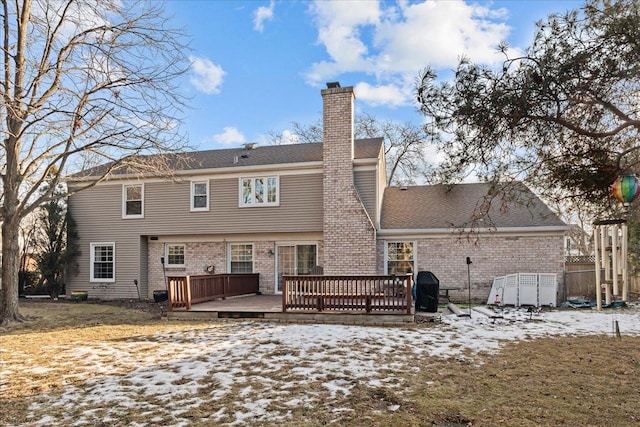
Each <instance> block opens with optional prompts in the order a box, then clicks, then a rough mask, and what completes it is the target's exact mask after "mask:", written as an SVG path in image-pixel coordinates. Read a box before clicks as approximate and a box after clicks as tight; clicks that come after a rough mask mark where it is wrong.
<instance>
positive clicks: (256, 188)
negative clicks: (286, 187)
mask: <svg viewBox="0 0 640 427" xmlns="http://www.w3.org/2000/svg"><path fill="white" fill-rule="evenodd" d="M278 203H279V199H278V177H277V176H261V177H253V178H240V206H270V205H271V206H273V205H277V204H278Z"/></svg>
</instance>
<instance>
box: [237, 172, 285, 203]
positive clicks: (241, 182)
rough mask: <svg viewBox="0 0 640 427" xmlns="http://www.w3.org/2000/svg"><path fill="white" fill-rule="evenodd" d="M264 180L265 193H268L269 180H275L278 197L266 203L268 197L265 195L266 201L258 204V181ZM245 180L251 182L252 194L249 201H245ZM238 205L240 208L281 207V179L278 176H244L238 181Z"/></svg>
mask: <svg viewBox="0 0 640 427" xmlns="http://www.w3.org/2000/svg"><path fill="white" fill-rule="evenodd" d="M259 179H262V180H264V182H265V184H264V188H265V192H268V184H267V182H268V180H270V179H273V180H275V187H276V197H275V200H274V201H272V202H268V201H266V199H267V197H266V195H265V198H264V201H262V202H257V201H256V180H259ZM245 180H249V181H250V182H251V188H250V191H251V194H250V196H249V201H245V200H244V182H245ZM238 204H239V206H240V207H261V206H279V205H280V177H279V176H277V175H264V176H243V177H240V179H239V180H238Z"/></svg>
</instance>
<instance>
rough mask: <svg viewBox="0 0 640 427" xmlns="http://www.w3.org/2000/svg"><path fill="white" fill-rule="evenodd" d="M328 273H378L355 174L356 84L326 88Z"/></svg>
mask: <svg viewBox="0 0 640 427" xmlns="http://www.w3.org/2000/svg"><path fill="white" fill-rule="evenodd" d="M322 99H323V127H324V141H323V198H322V200H323V212H324V216H323V235H324V248H325V250H324V256H323V264H322V266H323V268H324V274H375V273H376V255H375V254H376V229H375V226H374V225H373V223H372V221H371V219H370V218H369V216H368V215H367V212H366V210H365V208H364V205H363V204H362V202H361V200H360V198H359V197H358V193H357V191H356V188H355V185H354V178H353V158H354V156H353V100H354V93H353V88H352V87H345V88H340V87H338V88H331V89H325V90H323V91H322Z"/></svg>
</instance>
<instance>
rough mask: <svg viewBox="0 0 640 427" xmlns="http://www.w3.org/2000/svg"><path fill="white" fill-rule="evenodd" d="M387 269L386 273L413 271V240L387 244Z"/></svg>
mask: <svg viewBox="0 0 640 427" xmlns="http://www.w3.org/2000/svg"><path fill="white" fill-rule="evenodd" d="M387 270H388V271H387V273H388V274H407V273H412V272H413V242H390V243H388V244H387Z"/></svg>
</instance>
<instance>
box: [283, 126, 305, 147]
mask: <svg viewBox="0 0 640 427" xmlns="http://www.w3.org/2000/svg"><path fill="white" fill-rule="evenodd" d="M299 142H300V138H298V135H296V134H295V133H293V132H291V131H290V130H285V131H284V132H282V139H281V142H280V143H281V144H283V145H284V144H298V143H299Z"/></svg>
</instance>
